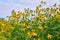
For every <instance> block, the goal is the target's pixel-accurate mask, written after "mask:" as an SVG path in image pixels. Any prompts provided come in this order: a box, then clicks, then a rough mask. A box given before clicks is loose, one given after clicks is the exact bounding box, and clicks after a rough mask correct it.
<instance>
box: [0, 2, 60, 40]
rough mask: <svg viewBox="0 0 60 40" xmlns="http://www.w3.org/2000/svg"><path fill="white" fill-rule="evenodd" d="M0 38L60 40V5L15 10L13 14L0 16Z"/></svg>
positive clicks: (4, 39) (9, 39)
mask: <svg viewBox="0 0 60 40" xmlns="http://www.w3.org/2000/svg"><path fill="white" fill-rule="evenodd" d="M41 3H42V4H44V5H45V4H46V3H45V2H41ZM0 40H60V6H56V4H55V5H53V6H52V7H50V8H49V7H48V8H42V6H41V5H39V6H37V7H36V9H35V10H30V9H29V8H27V9H25V12H20V11H18V12H15V11H14V10H13V11H12V14H11V16H7V18H6V19H4V18H0Z"/></svg>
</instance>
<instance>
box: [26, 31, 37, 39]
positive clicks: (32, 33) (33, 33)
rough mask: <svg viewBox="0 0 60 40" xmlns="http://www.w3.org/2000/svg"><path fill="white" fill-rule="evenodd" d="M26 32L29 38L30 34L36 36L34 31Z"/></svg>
mask: <svg viewBox="0 0 60 40" xmlns="http://www.w3.org/2000/svg"><path fill="white" fill-rule="evenodd" d="M27 34H28V36H29V37H30V38H31V37H32V36H37V33H36V32H34V31H32V32H28V33H27Z"/></svg>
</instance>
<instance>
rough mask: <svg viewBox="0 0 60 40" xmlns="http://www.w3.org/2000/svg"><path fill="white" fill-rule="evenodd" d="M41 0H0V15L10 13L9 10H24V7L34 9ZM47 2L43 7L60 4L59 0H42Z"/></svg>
mask: <svg viewBox="0 0 60 40" xmlns="http://www.w3.org/2000/svg"><path fill="white" fill-rule="evenodd" d="M40 1H41V0H0V17H2V18H4V17H6V16H7V15H11V11H12V10H15V11H24V8H30V9H33V10H34V9H35V7H36V6H38V5H39V4H40ZM44 1H46V2H47V5H46V6H45V7H48V6H50V5H53V4H54V3H57V4H58V5H59V4H60V0H44Z"/></svg>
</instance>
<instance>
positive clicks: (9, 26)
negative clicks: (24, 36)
mask: <svg viewBox="0 0 60 40" xmlns="http://www.w3.org/2000/svg"><path fill="white" fill-rule="evenodd" d="M9 28H10V29H14V27H13V26H12V25H7V27H6V29H9Z"/></svg>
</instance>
